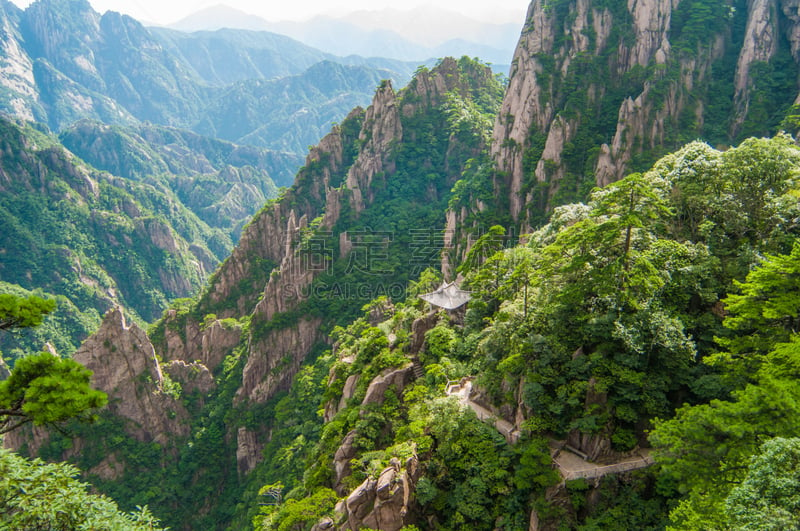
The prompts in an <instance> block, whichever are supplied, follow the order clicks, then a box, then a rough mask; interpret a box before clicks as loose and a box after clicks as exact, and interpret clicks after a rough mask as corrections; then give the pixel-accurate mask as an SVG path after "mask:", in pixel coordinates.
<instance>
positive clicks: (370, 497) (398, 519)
mask: <svg viewBox="0 0 800 531" xmlns="http://www.w3.org/2000/svg"><path fill="white" fill-rule="evenodd" d="M419 475H420V468H419V462H418V461H417V458H416V457H411V458H409V459H408V460H407V461H406V462H405V464H403V465H401V463H400V461H399V460H398V459H396V458H393V459H392V460H391V463H390V465H389V466H388V467H387V468H385V469H384V470H383V471H382V472H381V473H380V474H379V475H378V477H377V478H367V479H365V480H364V482H363V483H362V484H361V485H359V486H358V487H357V488H356V489H355V490H354V491H353V492H352V493H350V495H349V496H348V497H347V499H346V500H345V502H344V504H343V506H340V507H339V509H340V510H341V511H342V512H343V513H344V518H346V523H345V524H344V525H342V526H341V527H340V528H339V529H342V530H353V531H356V530H358V529H363V528H365V527H366V528H370V529H380V530H381V531H399V530H400V529H401V528H403V527H404V526H407V525H411V524H413V523H414V522H415V521H416V520H415V518H414V511H413V509H414V504H415V500H414V496H413V493H414V488H415V486H416V482H417V480H418V479H419Z"/></svg>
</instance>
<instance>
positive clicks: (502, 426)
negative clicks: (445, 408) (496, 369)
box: [445, 379, 653, 481]
mask: <svg viewBox="0 0 800 531" xmlns="http://www.w3.org/2000/svg"><path fill="white" fill-rule="evenodd" d="M470 391H472V381H470V380H467V379H462V380H461V381H457V382H448V383H447V386H446V388H445V394H446V395H447V396H454V397H456V398H458V399H459V401H460V402H461V403H463V404H465V405H466V406H469V408H470V409H472V411H474V412H475V414H476V415H477V416H478V418H479V419H480V420H482V421H489V422H492V423H493V424H494V426H495V428H497V431H499V432H500V433H501V434H502V435H503V437H505V438H506V440H507V441H508V442H509V444H514V443H516V442H517V441H518V440H519V436H520V432H519V431H518V430H516V429H515V428H514V425H513V424H511V423H510V422H508V421H507V420H504V419H501V418H498V417H497V416H496V415H495V414H494V413H492V412H491V411H489V410H488V409H486V408H485V407H483V406H481V405H479V404H476V403H475V402H473V401H471V400H470V399H469V395H470ZM563 446H564V445H563V443H559V442H558V441H555V440H553V441H551V442H550V447H551V449H552V455H553V462H554V463H555V464H556V466H557V467H558V470H559V472H561V476H562V477H563V478H564V481H568V480H573V479H581V478H583V479H597V478H601V477H603V476H606V475H608V474H619V473H621V472H629V471H631V470H639V469H641V468H646V467H648V466H650V465H652V464H653V458H652V457H651V456H650V451H649V450H647V449H642V450H639V451H638V452H637V454H635V455H633V456H630V457H626V458H623V459H621V460H620V461H617V462H616V463H612V464H606V465H601V464H598V463H592V462H591V461H587V460H586V459H584V458H583V457H581V456H579V455H577V454H575V453H573V452H571V451H570V450H569V449H567V448H564V447H563Z"/></svg>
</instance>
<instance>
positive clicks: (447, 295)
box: [419, 282, 471, 310]
mask: <svg viewBox="0 0 800 531" xmlns="http://www.w3.org/2000/svg"><path fill="white" fill-rule="evenodd" d="M419 298H420V299H422V300H424V301H426V302H428V303H430V304H431V305H432V306H438V307H439V308H444V309H445V310H455V309H457V308H460V307H462V306H464V305H465V304H466V303H468V302H469V300H470V298H471V295H470V292H469V291H464V290H462V289H459V288H458V286H456V283H455V282H450V283H449V284H447V283H445V284H442V285H441V286H440V287H439V289H437V290H436V291H434V292H431V293H426V294H424V295H420V296H419Z"/></svg>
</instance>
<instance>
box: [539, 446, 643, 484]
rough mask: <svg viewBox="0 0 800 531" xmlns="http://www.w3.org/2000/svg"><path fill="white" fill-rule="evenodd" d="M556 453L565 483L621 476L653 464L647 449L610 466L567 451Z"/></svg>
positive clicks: (556, 461) (557, 462) (555, 458)
mask: <svg viewBox="0 0 800 531" xmlns="http://www.w3.org/2000/svg"><path fill="white" fill-rule="evenodd" d="M555 451H556V453H555V455H554V456H553V462H554V463H555V464H556V466H557V467H558V470H559V472H561V476H562V477H563V478H564V480H565V481H568V480H571V479H580V478H583V479H597V478H601V477H603V476H606V475H608V474H619V473H621V472H630V471H631V470H639V469H640V468H647V467H648V466H650V465H652V464H653V458H652V457H650V452H649V451H648V450H646V449H644V450H639V452H638V455H633V456H630V457H626V458H624V459H622V460H620V461H617V462H616V463H612V464H610V465H600V464H597V463H592V462H591V461H587V460H585V459H583V458H582V457H580V456H578V455H576V454H574V453H572V452H570V451H569V450H566V449H562V450H558V449H556V450H555Z"/></svg>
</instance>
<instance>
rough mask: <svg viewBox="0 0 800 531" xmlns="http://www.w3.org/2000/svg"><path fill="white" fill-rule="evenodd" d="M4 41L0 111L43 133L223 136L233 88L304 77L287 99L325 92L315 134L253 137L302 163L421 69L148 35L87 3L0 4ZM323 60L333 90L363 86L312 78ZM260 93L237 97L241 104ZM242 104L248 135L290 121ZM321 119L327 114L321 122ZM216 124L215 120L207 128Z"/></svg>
mask: <svg viewBox="0 0 800 531" xmlns="http://www.w3.org/2000/svg"><path fill="white" fill-rule="evenodd" d="M0 30H2V31H0V112H5V113H7V114H9V115H12V116H16V117H19V118H23V119H26V120H30V121H37V122H42V123H46V124H47V125H48V126H49V127H50V128H51V129H53V130H55V131H61V130H63V129H65V128H67V127H69V126H70V125H71V124H73V123H74V122H76V121H78V120H81V119H86V118H88V119H93V120H98V121H100V122H103V123H108V124H117V125H134V124H137V123H140V122H152V123H155V124H160V125H166V126H175V127H181V128H184V129H190V130H194V131H201V132H203V133H207V132H209V131H217V130H225V129H226V128H227V127H228V124H227V122H228V121H229V120H230V118H229V117H228V116H227V115H226V114H225V113H224V112H222V111H221V110H220V107H221V105H222V103H224V98H226V97H227V96H228V94H229V92H230V88H231V87H232V85H233V84H234V83H237V82H243V81H247V80H253V79H260V80H264V79H275V78H283V79H288V76H299V75H302V76H303V77H301V78H298V79H291V80H287V81H285V84H286V87H284V89H283V90H284V91H287V90H289V89H288V87H289V86H295V87H296V86H297V85H298V84H302V83H303V82H306V81H307V82H312V83H313V82H317V83H318V85H319V84H320V83H322V85H320V86H322V87H324V88H323V89H321V90H316V91H314V97H313V98H308V97H306V98H305V99H304V100H303V102H302V106H303V107H306V108H308V109H309V111H310V114H309V116H310V117H319V118H320V119H324V120H325V121H324V122H321V123H316V122H314V123H311V124H310V125H311V127H304V131H312V132H313V133H308V134H302V135H300V136H298V137H296V138H293V139H291V141H287V140H286V139H276V141H275V142H273V140H275V139H271V138H267V137H265V135H263V134H256V135H254V136H253V137H252V138H254V139H256V141H258V142H260V144H259V145H260V146H261V147H272V146H274V145H278V146H292V147H291V149H294V150H295V151H294V153H295V155H297V156H303V155H304V154H305V151H306V148H307V146H308V145H310V144H314V143H315V142H316V141H318V140H319V137H320V136H321V135H320V134H319V131H326V130H327V129H329V128H330V126H331V125H332V123H333V122H335V121H338V120H341V119H343V118H344V117H345V116H346V114H347V112H349V110H350V109H351V108H352V107H353V106H354V105H366V104H367V103H369V101H370V99H371V97H372V94H373V92H374V90H375V87H376V86H377V85H378V83H379V82H380V80H381V79H393V80H394V81H395V83H396V84H398V85H403V84H404V83H405V82H407V80H408V79H409V78H410V76H411V73H412V72H413V71H414V70H415V69H416V67H417V64H416V63H402V62H399V61H391V60H377V59H376V60H368V59H361V58H348V59H344V60H341V61H338V59H337V58H336V57H334V56H332V55H330V54H327V53H324V52H321V51H319V50H315V49H312V48H309V47H308V46H305V45H302V44H300V43H299V42H296V41H293V40H291V39H289V38H287V37H283V36H279V35H274V34H267V33H253V32H233V31H221V32H215V33H207V32H206V33H203V34H194V35H189V36H187V35H185V34H176V33H175V32H170V31H168V30H153V31H150V30H148V29H147V28H145V27H144V26H143V25H142V24H140V23H139V22H137V21H136V20H134V19H133V18H131V17H128V16H126V15H121V14H119V13H116V12H113V11H108V12H106V13H104V14H102V15H101V14H99V13H97V12H96V11H94V9H93V8H92V7H91V5H90V4H89V2H88V1H87V0H69V1H67V0H39V1H37V2H35V3H33V4H31V5H30V6H29V7H28V8H26V9H25V10H22V9H20V8H18V7H16V6H15V5H14V4H12V3H10V2H9V1H8V0H0ZM320 61H334V62H336V65H335V66H329V68H328V70H325V72H326V75H330V76H331V77H332V78H333V79H337V80H342V79H347V78H352V79H354V80H358V81H359V82H361V83H362V84H360V85H359V84H355V83H349V84H346V86H342V85H336V84H330V83H328V84H326V83H323V81H324V80H314V72H317V73H318V74H319V73H321V71H320V70H316V71H311V72H307V70H308V69H309V68H311V67H312V66H313V65H315V64H317V63H319V62H320ZM333 71H335V73H334V72H333ZM367 72H369V74H367ZM256 85H257V84H253V83H251V84H247V85H242V86H237V87H236V88H235V90H236V91H237V92H238V93H243V91H245V92H246V90H247V87H251V86H253V87H255V86H256ZM306 96H308V92H307V91H306ZM290 99H291V91H289V92H285V97H284V98H282V99H279V102H280V103H281V104H284V103H285V100H290ZM243 101H245V102H246V103H247V104H248V105H252V107H249V108H247V109H243V112H244V114H247V115H249V116H251V117H253V119H250V120H248V122H247V123H249V124H253V123H255V122H256V121H257V120H255V117H257V116H262V115H270V116H272V117H273V118H274V119H276V120H279V121H287V120H289V119H290V118H291V116H292V114H288V115H287V114H280V113H281V112H283V111H280V110H278V109H276V108H273V107H271V106H270V102H269V101H268V100H266V101H264V100H262V101H258V98H256V97H255V96H252V95H246V94H245V95H244V99H243ZM318 108H320V109H321V108H324V109H325V110H324V111H320V112H317V109H318ZM295 111H296V109H293V110H292V111H291V112H292V113H294V112H295ZM212 119H213V120H217V121H216V122H213V123H210V122H209V120H212ZM201 124H202V127H201ZM255 128H256V127H255V126H254V127H253V130H255ZM251 132H254V131H245V132H243V133H242V134H240V135H238V136H237V137H236V139H239V138H243V137H246V136H247V134H249V133H251ZM227 139H228V140H233V138H230V137H228V138H227ZM279 149H284V148H279ZM295 169H296V168H295Z"/></svg>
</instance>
